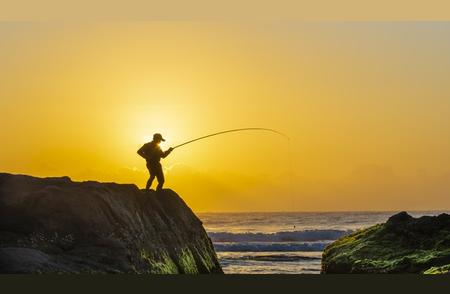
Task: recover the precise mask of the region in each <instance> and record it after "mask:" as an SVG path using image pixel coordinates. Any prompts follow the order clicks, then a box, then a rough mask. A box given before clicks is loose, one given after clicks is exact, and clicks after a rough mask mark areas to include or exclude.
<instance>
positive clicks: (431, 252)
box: [322, 212, 450, 274]
mask: <svg viewBox="0 0 450 294" xmlns="http://www.w3.org/2000/svg"><path fill="white" fill-rule="evenodd" d="M449 270H450V215H448V214H441V215H439V216H423V217H420V218H413V217H412V216H410V215H409V214H407V213H406V212H401V213H398V214H396V215H393V216H392V217H390V218H389V220H388V221H387V222H386V223H385V224H379V225H375V226H372V227H370V228H367V229H364V230H361V231H358V232H355V233H353V234H351V235H349V236H346V237H343V238H340V239H339V240H337V241H335V242H333V243H331V244H330V245H328V246H327V247H326V248H325V251H324V252H323V256H322V273H327V274H328V273H445V272H448V271H449Z"/></svg>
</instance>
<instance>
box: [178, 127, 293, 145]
mask: <svg viewBox="0 0 450 294" xmlns="http://www.w3.org/2000/svg"><path fill="white" fill-rule="evenodd" d="M241 131H268V132H273V133H276V134H278V135H281V136H283V137H285V138H286V139H288V140H290V138H289V137H288V136H286V135H285V134H283V133H281V132H279V131H277V130H274V129H268V128H241V129H232V130H227V131H222V132H217V133H213V134H209V135H206V136H202V137H199V138H195V139H193V140H190V141H187V142H184V143H182V144H179V145H177V146H175V147H172V148H173V149H175V148H178V147H181V146H184V145H187V144H189V143H192V142H195V141H198V140H202V139H206V138H209V137H213V136H217V135H222V134H226V133H232V132H241Z"/></svg>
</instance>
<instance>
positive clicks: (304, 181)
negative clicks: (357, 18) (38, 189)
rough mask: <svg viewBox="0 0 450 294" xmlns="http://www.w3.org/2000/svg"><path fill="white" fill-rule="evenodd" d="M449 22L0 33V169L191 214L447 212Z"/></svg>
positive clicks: (28, 28)
mask: <svg viewBox="0 0 450 294" xmlns="http://www.w3.org/2000/svg"><path fill="white" fill-rule="evenodd" d="M449 36H450V23H440V22H432V23H427V22H271V21H266V22H257V21H254V22H253V21H249V22H241V23H231V22H206V21H204V22H193V21H185V22H183V21H170V22H169V21H151V22H146V21H141V22H116V23H112V22H92V23H88V24H79V23H58V22H43V23H27V22H23V23H22V22H4V23H0V44H1V45H0V48H1V49H0V64H1V65H2V70H1V71H0V123H1V125H2V128H1V130H0V135H1V138H3V140H4V141H3V142H4V144H3V145H4V146H3V147H2V153H1V154H0V170H1V171H2V172H10V173H19V174H30V175H34V176H69V177H70V178H71V179H72V180H76V181H83V180H95V181H103V182H118V183H134V184H136V185H138V186H139V187H140V188H142V187H143V186H145V182H146V179H147V177H148V173H147V170H146V168H145V162H144V161H143V160H142V158H140V157H139V156H138V155H137V154H136V151H137V149H138V148H139V147H141V145H142V144H144V143H146V142H148V141H149V140H150V139H151V136H152V134H153V133H156V132H160V133H162V134H163V136H164V137H166V139H167V141H166V142H164V144H163V148H168V147H170V146H174V145H177V144H179V143H182V142H184V141H186V140H189V139H192V138H195V137H198V136H202V135H206V134H209V133H213V132H218V131H222V130H226V129H231V128H241V127H267V128H274V129H277V130H279V131H281V132H283V133H286V134H287V135H289V136H290V138H291V141H290V145H288V144H286V142H285V141H284V140H283V139H280V137H278V136H276V135H274V134H270V133H263V132H249V133H240V134H238V133H236V134H227V135H224V136H221V137H216V138H214V139H207V140H205V141H202V142H196V143H193V144H192V145H187V146H185V147H182V148H180V149H176V150H175V151H174V152H173V153H172V154H171V155H170V156H169V157H167V158H166V159H164V160H162V164H163V166H164V168H165V172H166V184H165V188H171V189H173V190H174V191H176V192H177V193H178V194H179V195H180V196H181V197H183V199H184V200H185V201H186V203H187V204H188V205H189V206H190V207H191V208H192V209H193V210H194V211H196V212H218V211H220V212H232V211H234V212H237V211H241V212H249V211H258V212H264V211H281V212H283V211H308V212H318V211H404V210H405V211H430V210H434V211H446V209H445V208H447V209H449V208H450V197H449V194H450V168H449V166H450V136H449V133H450V120H449V119H448V117H450V99H449V97H450V84H449V83H448V82H447V80H448V77H449V76H450V57H449V55H448V52H450V38H449Z"/></svg>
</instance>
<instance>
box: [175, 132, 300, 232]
mask: <svg viewBox="0 0 450 294" xmlns="http://www.w3.org/2000/svg"><path fill="white" fill-rule="evenodd" d="M242 131H267V132H272V133H275V134H278V135H280V136H283V137H284V138H285V139H287V140H288V146H287V149H288V150H287V153H288V156H287V158H290V157H291V156H292V154H291V153H292V149H291V142H290V140H291V139H290V138H289V137H288V136H287V135H285V134H283V133H282V132H279V131H277V130H274V129H269V128H240V129H231V130H226V131H221V132H217V133H213V134H209V135H206V136H202V137H198V138H195V139H193V140H189V141H186V142H184V143H182V144H179V145H176V146H175V147H172V148H173V149H175V148H178V147H181V146H184V145H187V144H190V143H193V142H196V141H199V140H202V139H206V138H209V137H213V136H217V135H222V134H226V133H233V132H242ZM288 161H289V163H288V170H289V171H288V174H289V175H288V177H289V178H288V186H289V188H288V193H289V194H290V195H289V198H290V200H291V209H293V211H296V210H297V207H296V203H295V202H296V201H295V197H294V193H293V191H292V189H293V186H292V185H293V175H292V172H293V170H292V159H288ZM294 227H295V226H294Z"/></svg>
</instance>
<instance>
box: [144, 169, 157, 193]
mask: <svg viewBox="0 0 450 294" xmlns="http://www.w3.org/2000/svg"><path fill="white" fill-rule="evenodd" d="M148 172H149V173H150V178H149V179H148V181H147V186H145V190H147V191H148V190H150V187H151V186H152V184H153V180H154V179H155V174H154V173H153V172H152V171H151V169H150V168H149V169H148Z"/></svg>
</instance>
